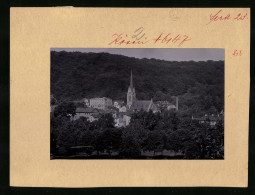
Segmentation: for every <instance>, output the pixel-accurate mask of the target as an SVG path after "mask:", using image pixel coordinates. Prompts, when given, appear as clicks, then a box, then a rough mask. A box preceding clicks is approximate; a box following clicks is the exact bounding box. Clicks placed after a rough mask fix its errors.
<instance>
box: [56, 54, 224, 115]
mask: <svg viewBox="0 0 255 195" xmlns="http://www.w3.org/2000/svg"><path fill="white" fill-rule="evenodd" d="M131 69H132V71H133V80H134V86H135V89H136V95H137V98H138V99H140V100H150V99H151V98H153V100H154V101H157V100H168V101H170V102H172V103H175V101H174V98H173V96H178V97H179V109H180V111H181V112H185V113H186V114H191V113H205V112H208V113H209V112H211V113H214V112H220V111H221V110H222V109H223V108H224V61H206V62H205V61H201V62H194V61H188V62H176V61H164V60H157V59H137V58H130V57H126V56H122V55H113V54H108V53H81V52H64V51H62V52H55V51H52V52H51V95H53V96H54V97H55V98H56V99H57V100H58V101H59V102H61V101H64V100H65V101H69V100H78V99H81V98H84V97H88V98H92V97H109V98H112V99H114V100H116V99H121V100H125V101H126V93H127V89H128V86H129V82H130V70H131Z"/></svg>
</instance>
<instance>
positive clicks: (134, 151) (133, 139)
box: [120, 128, 141, 158]
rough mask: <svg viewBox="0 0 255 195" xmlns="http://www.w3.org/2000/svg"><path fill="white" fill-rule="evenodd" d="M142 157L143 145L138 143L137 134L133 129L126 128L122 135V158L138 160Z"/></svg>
mask: <svg viewBox="0 0 255 195" xmlns="http://www.w3.org/2000/svg"><path fill="white" fill-rule="evenodd" d="M140 155H141V145H140V143H139V141H138V136H137V133H136V132H135V131H134V130H133V129H131V128H126V129H125V130H124V131H123V133H122V143H121V148H120V156H122V157H123V158H136V157H138V156H140Z"/></svg>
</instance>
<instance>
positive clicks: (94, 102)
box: [89, 97, 112, 110]
mask: <svg viewBox="0 0 255 195" xmlns="http://www.w3.org/2000/svg"><path fill="white" fill-rule="evenodd" d="M89 104H90V107H92V108H97V109H102V110H105V109H107V108H109V107H111V106H112V100H111V99H110V98H107V97H103V98H92V99H90V101H89Z"/></svg>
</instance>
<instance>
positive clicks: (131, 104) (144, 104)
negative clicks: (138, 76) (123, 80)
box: [127, 70, 159, 112]
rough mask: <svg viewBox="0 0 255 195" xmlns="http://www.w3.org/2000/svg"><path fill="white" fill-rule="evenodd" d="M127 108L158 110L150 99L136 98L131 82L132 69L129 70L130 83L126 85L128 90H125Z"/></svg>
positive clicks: (132, 109)
mask: <svg viewBox="0 0 255 195" xmlns="http://www.w3.org/2000/svg"><path fill="white" fill-rule="evenodd" d="M127 108H128V109H129V110H130V111H139V110H144V111H149V110H152V111H153V112H158V111H159V110H158V108H157V106H156V105H155V104H154V102H153V100H152V99H151V100H137V98H136V92H135V87H134V83H133V73H132V70H131V76H130V85H129V87H128V92H127Z"/></svg>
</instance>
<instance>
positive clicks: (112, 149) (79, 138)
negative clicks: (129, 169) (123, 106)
mask: <svg viewBox="0 0 255 195" xmlns="http://www.w3.org/2000/svg"><path fill="white" fill-rule="evenodd" d="M60 107H62V108H56V109H55V111H54V113H53V114H52V115H51V153H52V154H53V156H58V155H67V156H68V152H67V151H68V149H69V148H72V147H76V146H85V147H87V149H86V154H87V155H88V156H90V155H91V154H92V153H96V154H97V155H100V153H107V154H108V155H109V156H112V155H113V154H115V155H116V154H117V155H118V157H119V158H139V157H140V156H141V155H142V152H146V151H152V152H153V153H154V155H155V153H159V154H163V151H164V150H165V151H166V150H167V151H173V152H175V153H180V154H182V158H186V159H222V158H223V156H224V149H223V148H224V125H223V121H218V123H217V125H216V126H215V127H211V126H210V125H209V124H207V123H205V124H199V123H198V122H196V121H192V120H190V119H189V120H187V119H184V118H182V117H180V116H179V115H178V113H176V112H173V111H165V112H162V113H152V112H151V111H150V112H145V111H140V112H136V113H134V114H133V115H132V117H131V122H130V125H129V126H127V127H126V128H115V127H114V120H113V118H112V115H111V114H104V115H102V116H101V117H100V118H99V119H98V120H97V121H93V122H89V121H87V119H86V118H84V117H82V118H80V119H78V120H75V121H73V120H70V119H71V116H72V107H73V105H72V104H64V105H61V106H60ZM63 113H66V114H63Z"/></svg>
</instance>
